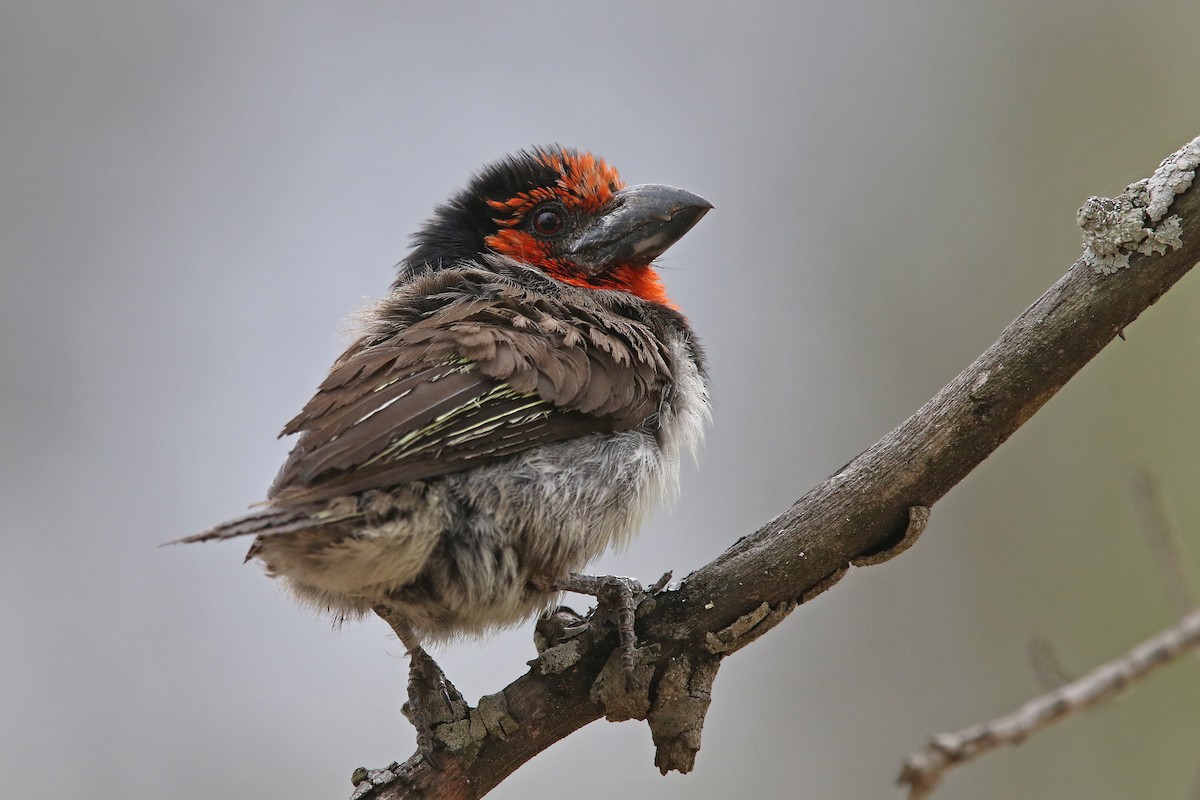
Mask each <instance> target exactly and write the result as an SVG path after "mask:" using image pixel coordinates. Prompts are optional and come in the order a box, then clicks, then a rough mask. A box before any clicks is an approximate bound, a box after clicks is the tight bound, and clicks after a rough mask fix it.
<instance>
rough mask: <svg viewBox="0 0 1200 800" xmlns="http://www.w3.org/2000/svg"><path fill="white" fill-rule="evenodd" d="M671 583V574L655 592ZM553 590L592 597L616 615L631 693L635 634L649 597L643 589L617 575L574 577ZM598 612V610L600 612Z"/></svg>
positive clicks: (656, 586) (627, 682)
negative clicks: (640, 607) (641, 606)
mask: <svg viewBox="0 0 1200 800" xmlns="http://www.w3.org/2000/svg"><path fill="white" fill-rule="evenodd" d="M668 580H670V573H667V574H666V575H664V576H663V577H662V578H661V579H660V580H658V581H657V582H655V584H654V586H652V587H651V592H652V593H653V592H657V591H660V590H661V589H662V588H663V587H664V586H665V585H666V583H667V581H668ZM552 588H553V589H555V590H558V591H564V592H576V593H578V594H586V595H591V596H592V597H595V598H596V601H597V603H598V605H599V607H600V609H603V608H605V607H607V608H608V609H611V610H612V611H613V612H615V614H616V626H617V634H618V635H619V637H620V639H619V641H620V645H619V646H620V648H621V651H620V652H621V670H622V672H624V674H625V685H626V688H627V689H630V688H632V686H633V671H634V664H635V651H636V650H637V632H636V631H635V630H634V618H635V616H636V612H637V607H638V602H639V600H640V599H641V598H642V597H643V596H644V595H645V594H646V590H645V589H643V588H642V585H641V584H640V583H638V582H637V581H635V580H633V579H632V578H621V577H616V576H613V575H603V576H594V575H579V574H576V573H571V574H570V575H568V576H567V578H566V580H563V581H558V582H556V583H555V584H554V585H553V587H552ZM600 609H597V610H600Z"/></svg>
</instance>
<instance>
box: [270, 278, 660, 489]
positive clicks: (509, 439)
mask: <svg viewBox="0 0 1200 800" xmlns="http://www.w3.org/2000/svg"><path fill="white" fill-rule="evenodd" d="M483 279H486V280H483ZM426 284H429V285H426ZM565 294H566V295H567V298H566V299H564V298H561V297H556V298H550V297H548V296H546V295H544V294H542V293H539V292H536V291H533V290H530V289H526V288H524V287H522V286H521V285H520V284H518V283H515V282H513V281H511V280H506V279H503V278H501V277H499V276H496V275H495V274H493V273H484V272H482V271H478V270H459V271H455V272H452V273H449V274H447V273H446V272H443V273H439V274H437V275H435V276H431V277H430V278H428V279H424V280H419V281H417V282H416V284H415V285H410V286H407V287H404V288H402V289H400V290H398V291H397V292H396V293H394V294H393V296H392V297H390V298H389V299H388V300H386V301H384V303H383V304H381V306H380V308H379V309H378V313H379V319H380V320H381V321H380V322H379V323H377V324H376V325H375V326H374V327H373V329H372V330H371V331H369V332H368V333H367V335H366V336H364V337H363V338H362V339H361V340H360V341H359V342H357V343H356V344H355V345H354V346H353V347H351V348H350V350H348V351H347V352H346V353H345V354H344V355H343V356H342V357H341V358H340V359H339V360H338V362H337V363H336V364H335V365H334V367H333V369H332V371H331V372H330V374H329V377H328V378H326V380H325V382H324V383H322V384H321V387H320V389H319V390H318V392H317V394H316V396H315V397H313V399H312V400H311V401H309V403H308V405H307V406H305V408H304V410H303V411H302V412H301V413H300V414H299V415H298V416H297V417H296V418H295V419H293V420H292V421H291V422H289V423H288V425H287V426H286V427H285V428H284V431H283V433H284V434H292V433H300V434H301V436H300V439H299V441H298V442H297V443H296V447H295V448H294V449H293V450H292V453H291V455H289V457H288V460H287V462H286V463H285V464H284V466H283V468H282V469H281V470H280V473H279V475H278V477H277V478H276V479H275V484H274V485H273V486H272V489H271V493H270V495H271V498H272V500H273V501H274V502H275V503H276V504H284V505H290V504H295V503H306V502H312V501H318V500H326V499H330V498H332V497H337V496H339V495H344V494H350V493H354V492H360V491H364V490H367V489H382V488H388V487H391V486H395V485H397V484H400V483H403V482H406V481H412V480H422V479H426V478H431V477H434V476H437V475H444V474H447V473H450V472H457V471H459V470H463V469H467V468H470V467H473V466H478V465H481V464H485V463H488V462H492V461H495V460H497V459H500V458H503V457H505V456H508V455H512V454H513V453H517V452H520V451H522V450H525V449H527V448H529V447H534V446H536V445H540V444H546V443H549V442H555V441H562V440H564V439H568V438H572V437H574V436H579V435H582V434H585V433H592V432H599V431H616V430H627V429H629V428H633V427H636V426H638V425H642V424H644V423H645V422H646V421H647V420H648V419H649V418H650V417H651V416H652V415H653V414H654V413H655V412H656V410H657V409H658V406H659V402H660V400H661V398H662V394H663V391H664V388H665V386H666V385H667V383H668V381H669V379H670V375H669V369H668V366H667V364H668V361H667V358H666V354H665V352H664V351H663V350H662V347H661V345H660V344H658V337H655V336H654V335H653V334H652V332H651V330H650V329H649V328H648V327H647V326H646V325H645V324H644V323H640V322H638V321H635V320H632V319H630V318H628V317H624V316H621V315H617V314H612V313H606V309H605V308H604V306H603V305H602V303H599V302H598V301H599V300H600V299H602V298H591V297H588V296H587V295H588V294H596V293H584V292H575V291H572V292H567V293H565ZM568 320H569V322H568Z"/></svg>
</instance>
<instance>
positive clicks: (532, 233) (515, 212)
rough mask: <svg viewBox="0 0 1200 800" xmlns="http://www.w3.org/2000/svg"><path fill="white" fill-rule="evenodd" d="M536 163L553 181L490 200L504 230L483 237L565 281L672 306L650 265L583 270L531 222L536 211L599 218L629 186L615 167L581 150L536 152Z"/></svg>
mask: <svg viewBox="0 0 1200 800" xmlns="http://www.w3.org/2000/svg"><path fill="white" fill-rule="evenodd" d="M536 155H537V159H538V161H539V162H540V163H541V164H543V165H544V166H546V167H548V168H550V169H551V170H553V171H554V172H555V173H556V174H557V180H556V181H555V182H554V184H553V185H549V186H538V187H535V188H533V189H531V190H529V191H525V192H519V193H518V194H516V195H515V196H513V197H511V198H508V199H505V200H489V201H488V205H489V206H490V207H491V208H492V209H493V210H494V211H495V212H496V216H495V217H494V218H493V221H494V222H495V223H496V225H498V226H499V228H500V230H498V231H497V232H496V233H494V234H492V235H490V236H488V237H487V238H486V239H485V240H484V241H485V243H486V244H487V246H488V247H489V248H491V249H492V250H494V251H496V252H497V253H501V254H503V255H506V256H509V257H510V258H514V259H516V260H518V261H521V262H523V263H526V264H531V265H533V266H536V267H538V268H540V269H542V270H543V271H544V272H546V274H547V275H550V276H551V277H553V278H556V279H558V280H560V281H563V282H564V283H570V284H573V285H575V286H582V287H584V288H589V289H613V290H617V291H622V292H628V293H630V294H633V295H636V296H638V297H641V298H642V299H644V300H649V301H651V302H654V303H661V304H663V305H667V306H672V307H673V305H672V303H671V302H670V300H669V299H668V298H667V293H666V289H665V288H664V287H663V284H662V281H661V279H660V278H659V276H658V273H657V272H656V271H655V270H654V268H653V267H651V266H649V265H647V264H635V263H621V262H617V263H612V264H607V265H605V267H606V268H605V269H604V270H603V271H601V272H599V273H598V274H590V273H589V271H585V270H583V269H581V268H580V267H579V266H578V265H577V264H576V263H574V262H573V261H572V260H571V259H569V258H567V257H566V255H565V254H564V253H562V252H561V251H560V249H559V248H558V247H557V246H556V245H557V242H556V241H555V239H554V238H553V237H552V236H546V235H539V234H538V232H537V229H536V228H534V227H533V225H531V224H530V217H531V215H532V214H533V213H534V212H535V210H538V209H542V208H552V209H557V208H560V207H561V209H563V210H564V211H565V213H566V215H567V216H568V217H569V218H570V221H571V222H572V223H573V224H575V225H586V224H587V223H588V222H589V221H592V220H595V219H596V218H597V217H599V215H600V214H602V213H603V212H604V211H605V210H606V209H607V208H608V207H609V206H610V204H611V203H612V201H613V197H614V196H615V195H616V193H617V192H619V191H620V190H622V189H624V188H625V183H624V181H622V180H621V176H620V175H619V174H618V173H617V170H616V169H615V168H614V167H612V166H609V164H608V163H607V162H605V161H604V159H602V158H597V157H596V156H594V155H592V154H591V153H588V152H584V151H577V150H556V151H552V150H538V151H537V153H536Z"/></svg>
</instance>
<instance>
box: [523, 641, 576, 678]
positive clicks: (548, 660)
mask: <svg viewBox="0 0 1200 800" xmlns="http://www.w3.org/2000/svg"><path fill="white" fill-rule="evenodd" d="M584 644H585V642H584V641H583V640H581V639H574V640H572V641H569V642H564V643H563V644H560V645H556V646H554V647H551V648H549V649H547V650H543V651H542V654H541V655H539V656H538V657H537V658H536V659H534V660H533V661H531V662H529V665H530V666H532V667H533V668H535V669H536V670H537V671H538V672H540V673H541V674H542V675H558V674H559V673H562V672H565V671H566V670H568V669H570V668H571V667H573V666H575V665H576V664H577V663H579V659H581V658H582V657H583V654H584V652H585V650H586V648H585V647H584Z"/></svg>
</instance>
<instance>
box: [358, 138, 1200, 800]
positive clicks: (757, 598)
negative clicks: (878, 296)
mask: <svg viewBox="0 0 1200 800" xmlns="http://www.w3.org/2000/svg"><path fill="white" fill-rule="evenodd" d="M1198 165H1200V138H1198V139H1196V140H1194V141H1193V142H1191V143H1190V144H1189V145H1187V146H1186V147H1185V148H1183V149H1182V150H1180V151H1179V152H1177V153H1175V154H1174V155H1173V156H1171V157H1170V158H1168V159H1167V160H1166V161H1164V162H1163V164H1162V166H1160V167H1159V169H1158V170H1157V171H1156V172H1155V174H1154V176H1153V177H1152V178H1151V179H1149V180H1145V181H1139V182H1138V183H1136V184H1134V185H1132V186H1131V187H1129V189H1127V190H1126V191H1125V193H1123V194H1122V195H1121V197H1118V198H1115V199H1102V198H1092V199H1091V200H1089V201H1088V202H1087V203H1086V204H1085V205H1084V207H1083V209H1081V211H1080V216H1079V224H1080V226H1081V227H1082V228H1083V229H1084V243H1085V250H1084V255H1083V257H1082V258H1080V259H1079V261H1077V262H1076V263H1075V264H1074V265H1073V266H1072V268H1071V269H1070V270H1068V272H1067V274H1066V275H1064V276H1063V277H1062V278H1061V279H1060V280H1059V281H1058V282H1057V283H1056V284H1055V285H1054V286H1052V287H1051V288H1050V289H1049V290H1048V291H1047V292H1046V293H1045V294H1044V295H1043V296H1042V297H1041V298H1040V299H1038V300H1037V301H1036V302H1035V303H1034V304H1033V305H1032V306H1030V307H1029V308H1028V309H1026V310H1025V312H1024V313H1022V314H1021V315H1020V316H1019V317H1018V318H1017V319H1016V320H1015V321H1014V322H1013V323H1012V324H1011V325H1009V326H1008V328H1006V329H1005V330H1004V332H1003V333H1002V334H1001V335H1000V338H999V339H998V340H997V341H996V343H995V344H993V345H992V346H991V347H990V348H988V350H987V351H986V352H985V353H983V355H981V356H980V357H979V358H977V359H976V360H975V362H974V363H973V364H971V365H970V366H969V367H968V368H967V369H966V370H964V371H963V372H962V373H961V374H960V375H959V376H958V377H956V378H955V379H954V380H953V381H951V382H950V383H949V384H948V385H947V386H945V387H944V388H943V389H942V390H941V391H939V392H938V393H937V394H936V395H935V396H934V397H933V398H932V399H931V400H930V401H929V402H927V403H926V404H925V405H924V406H923V407H922V408H921V409H920V410H918V411H917V412H916V413H915V414H913V415H912V416H911V417H910V418H909V419H908V420H906V421H905V422H903V423H902V424H901V425H900V426H899V427H898V428H896V429H895V430H894V431H892V432H891V433H889V434H888V435H887V436H885V437H884V438H883V439H882V440H880V441H879V442H878V443H877V444H875V445H874V446H872V447H871V448H870V449H868V450H867V451H865V452H864V453H862V454H861V455H859V456H858V457H857V458H855V459H854V460H853V461H852V462H850V463H849V464H848V465H846V466H845V467H843V468H842V469H841V470H839V471H838V472H837V473H836V474H835V475H833V476H832V477H830V478H829V479H827V480H826V481H825V482H823V483H822V484H820V485H819V486H817V487H816V488H814V489H812V490H811V491H810V492H808V493H807V494H806V495H804V497H802V498H800V500H798V501H797V502H796V503H795V504H794V505H793V506H792V507H791V508H789V509H788V510H786V511H785V512H784V513H782V514H781V515H780V516H778V517H777V518H775V519H774V520H772V521H771V522H769V523H767V524H766V525H764V526H763V527H762V528H761V529H759V530H758V531H757V532H755V533H753V534H751V535H749V536H745V537H743V538H742V539H740V540H738V541H737V542H736V543H734V545H733V546H732V547H730V548H729V549H728V550H727V551H726V552H725V553H723V554H722V555H721V556H720V557H719V558H717V559H716V560H715V561H713V562H712V563H710V564H708V565H706V566H704V567H702V568H700V569H699V570H697V571H696V572H694V573H692V574H691V575H689V576H688V577H687V578H686V579H685V580H684V581H683V582H682V583H681V584H680V586H679V587H678V589H676V590H674V591H662V592H657V593H651V594H649V595H645V596H644V599H643V601H642V603H641V605H640V606H639V608H638V617H637V622H638V636H639V641H640V645H641V646H640V648H639V649H638V651H637V656H638V657H637V662H636V666H635V670H634V681H633V686H632V687H631V689H630V690H629V691H626V690H625V687H624V685H623V683H624V680H623V679H624V674H623V672H622V670H621V666H620V660H619V656H618V657H617V658H616V659H613V658H610V656H611V655H612V652H613V646H614V644H615V641H616V639H615V635H614V634H613V632H612V628H611V626H609V625H606V624H603V622H604V621H603V620H602V619H597V620H593V625H592V626H590V627H589V628H588V629H587V630H586V631H585V632H584V633H582V634H579V635H574V636H572V635H568V634H567V633H563V634H562V635H561V636H559V637H558V638H555V637H554V636H551V637H549V640H548V641H547V642H546V647H545V649H544V650H543V652H542V653H541V655H540V656H539V657H538V659H536V660H535V661H534V662H532V664H531V669H530V671H529V672H528V673H527V674H525V675H523V676H522V677H520V678H518V679H517V680H516V681H514V682H513V683H511V684H510V685H509V686H507V687H505V688H504V689H502V690H501V691H499V692H497V693H496V694H494V695H489V696H487V697H484V698H482V699H481V700H480V702H479V706H478V707H477V708H475V709H467V710H466V711H464V712H462V713H461V714H459V715H458V716H457V717H456V718H454V719H448V720H445V721H443V722H442V723H441V725H440V726H438V727H437V728H436V734H437V736H438V738H439V739H440V740H441V741H442V742H444V743H445V744H446V746H447V748H448V749H449V750H450V751H451V753H452V757H449V758H447V759H446V760H448V761H453V762H454V764H453V766H451V767H448V768H447V769H445V770H444V771H442V772H437V771H435V770H433V769H432V768H430V767H429V765H427V764H425V763H424V762H423V761H421V760H420V759H419V758H416V757H414V758H412V759H410V760H409V761H408V762H406V763H405V764H403V765H393V768H389V769H386V770H376V771H369V770H361V771H358V772H356V776H355V777H356V778H358V779H360V780H357V781H356V786H357V788H356V791H355V797H356V798H366V797H371V798H389V799H395V798H402V797H406V798H417V797H449V798H460V797H461V798H477V797H482V796H483V795H485V794H486V793H487V792H488V791H490V790H491V789H492V788H493V787H494V786H496V785H497V784H498V783H499V782H500V781H502V780H503V779H504V778H505V777H507V776H508V775H509V774H511V773H512V772H513V771H514V770H515V769H516V768H517V767H519V766H520V765H521V764H523V763H525V762H526V761H528V760H529V759H531V758H533V757H534V756H535V755H537V754H538V753H539V752H541V751H542V750H544V749H545V748H547V747H548V746H550V745H551V744H553V743H554V742H556V741H558V740H560V739H562V738H564V737H565V736H567V735H569V734H570V733H571V732H572V731H574V730H576V729H578V728H580V727H582V726H583V725H586V724H588V723H589V722H592V721H593V720H596V719H599V718H600V717H607V718H609V719H613V720H619V719H628V718H638V719H646V720H647V721H648V723H649V725H650V728H651V732H652V734H653V737H654V742H655V745H656V747H657V755H656V758H655V762H656V764H657V765H658V766H659V768H660V769H661V770H662V771H663V772H666V771H668V770H672V769H674V770H680V771H683V772H686V771H688V770H689V769H691V767H692V764H693V761H694V759H695V755H696V752H697V750H698V749H699V746H700V731H701V728H702V726H703V722H704V714H705V712H706V711H707V708H708V703H709V698H710V692H711V689H712V683H713V679H714V678H715V676H716V672H717V667H718V666H719V664H720V660H721V659H722V658H724V657H725V656H727V655H728V654H730V653H732V652H735V651H736V650H737V649H739V648H740V647H742V646H744V645H745V644H746V643H748V642H749V641H752V640H753V639H754V638H755V637H756V636H759V635H761V634H762V633H763V632H765V631H766V630H768V629H770V627H772V626H774V625H775V624H776V623H778V622H779V620H781V619H782V618H783V617H785V616H786V615H787V614H788V613H789V612H790V611H791V609H792V608H794V607H795V605H796V604H797V603H800V602H805V601H807V600H809V599H811V598H812V597H815V596H816V595H818V594H820V593H821V592H823V591H824V590H825V589H828V588H829V587H830V586H832V585H833V584H834V583H836V582H837V581H838V580H839V579H840V578H841V577H842V575H844V574H845V572H846V571H847V570H848V569H849V567H850V566H851V565H855V564H862V565H865V564H871V563H878V562H879V561H881V560H886V558H888V557H890V556H891V555H894V554H895V552H898V550H899V549H903V548H904V547H907V546H908V545H910V544H911V543H912V540H913V539H914V538H915V536H916V534H917V533H919V531H920V529H921V528H922V527H924V523H925V520H926V519H927V514H928V507H929V506H931V505H932V504H933V503H934V502H936V501H937V500H939V499H940V498H941V497H942V496H943V495H945V494H946V492H948V491H949V490H950V489H951V488H952V487H953V486H954V485H955V484H957V483H958V482H959V481H961V480H962V479H963V478H964V477H965V476H966V475H967V474H968V473H969V472H970V471H971V470H973V469H974V468H975V467H976V466H978V465H979V464H980V462H982V461H983V460H984V459H985V458H987V457H988V455H990V454H991V453H992V452H993V451H994V450H995V449H996V448H997V447H999V446H1000V445H1001V444H1002V443H1003V442H1004V441H1005V440H1006V439H1007V438H1008V437H1009V436H1011V435H1012V433H1013V432H1014V431H1015V430H1016V429H1017V428H1018V427H1020V426H1021V425H1022V424H1024V423H1025V422H1026V421H1027V420H1028V419H1029V418H1030V417H1031V416H1032V415H1033V414H1034V412H1036V411H1037V410H1038V409H1039V408H1041V406H1042V405H1043V404H1044V403H1045V402H1046V401H1047V400H1049V399H1050V398H1051V397H1052V396H1053V395H1054V394H1055V392H1057V391H1058V390H1059V389H1060V388H1062V386H1063V384H1065V383H1066V382H1067V381H1068V380H1069V379H1070V378H1071V377H1072V376H1073V375H1074V374H1075V373H1076V372H1078V371H1079V370H1080V369H1081V368H1082V367H1083V365H1084V364H1086V363H1087V362H1088V361H1090V360H1091V359H1092V358H1093V357H1094V356H1095V355H1096V354H1097V353H1099V352H1100V350H1101V349H1102V348H1103V347H1104V346H1105V345H1107V344H1108V343H1109V342H1110V341H1112V340H1113V338H1115V337H1116V336H1118V335H1120V334H1121V333H1122V332H1123V331H1124V329H1125V328H1126V327H1127V326H1128V325H1129V324H1130V323H1132V322H1133V321H1134V320H1135V319H1136V318H1137V317H1138V315H1139V314H1141V312H1142V311H1144V310H1145V309H1146V308H1148V307H1149V306H1150V305H1151V304H1152V303H1154V302H1155V301H1156V300H1157V299H1158V298H1159V297H1160V296H1161V295H1162V294H1163V292H1165V291H1167V289H1169V288H1170V287H1171V286H1172V285H1174V284H1175V282H1176V281H1178V280H1179V279H1180V278H1181V277H1183V275H1184V274H1185V273H1186V272H1187V271H1188V270H1189V269H1190V268H1191V267H1192V265H1193V264H1195V263H1196V262H1197V260H1200V236H1197V234H1196V232H1195V231H1196V229H1197V228H1196V226H1197V218H1198V217H1200V190H1196V189H1193V188H1191V185H1192V178H1193V177H1194V173H1195V170H1196V168H1197V166H1198ZM1014 255H1018V254H1017V253H1015V252H1014ZM601 616H603V615H601ZM574 630H575V629H574V628H572V629H571V632H574ZM618 683H620V684H621V685H620V686H618Z"/></svg>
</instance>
